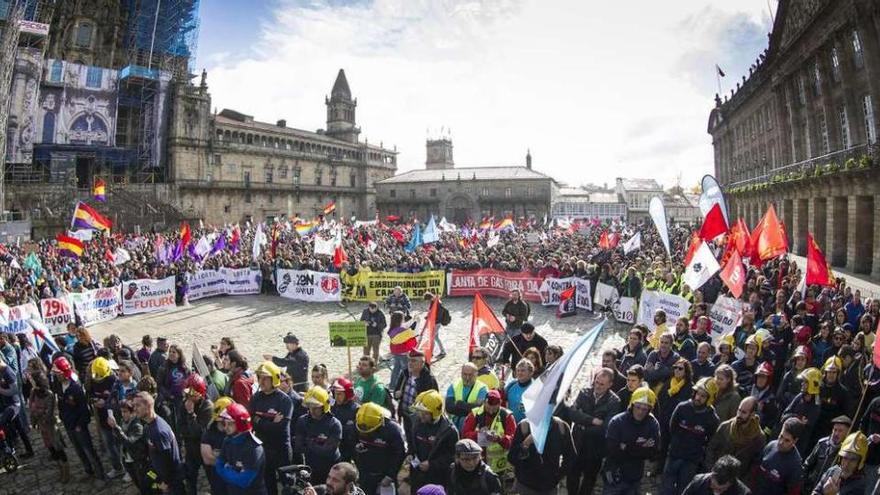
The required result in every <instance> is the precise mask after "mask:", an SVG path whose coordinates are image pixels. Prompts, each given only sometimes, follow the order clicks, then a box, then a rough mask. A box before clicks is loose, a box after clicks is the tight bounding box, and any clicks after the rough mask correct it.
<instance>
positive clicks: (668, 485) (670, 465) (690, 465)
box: [660, 457, 698, 495]
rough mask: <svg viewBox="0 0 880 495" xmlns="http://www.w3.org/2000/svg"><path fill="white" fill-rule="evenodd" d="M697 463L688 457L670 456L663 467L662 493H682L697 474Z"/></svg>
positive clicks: (668, 494) (669, 494)
mask: <svg viewBox="0 0 880 495" xmlns="http://www.w3.org/2000/svg"><path fill="white" fill-rule="evenodd" d="M697 467H698V465H697V463H696V462H694V461H689V460H686V459H677V458H675V457H668V458H667V459H666V466H665V467H664V468H663V486H662V487H661V488H660V494H661V495H680V494H681V492H683V491H684V489H685V488H686V487H687V486H688V483H690V482H691V480H692V479H693V478H694V476H695V475H696V474H697Z"/></svg>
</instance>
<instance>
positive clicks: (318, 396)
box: [302, 387, 330, 413]
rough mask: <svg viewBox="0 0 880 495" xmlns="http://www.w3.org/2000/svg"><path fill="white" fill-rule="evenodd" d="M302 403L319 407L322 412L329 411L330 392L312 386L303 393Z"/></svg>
mask: <svg viewBox="0 0 880 495" xmlns="http://www.w3.org/2000/svg"><path fill="white" fill-rule="evenodd" d="M302 403H303V405H304V406H306V407H321V408H323V409H324V412H325V413H326V412H330V393H329V392H327V391H326V390H324V389H323V388H321V387H312V388H310V389H309V391H308V392H306V394H305V395H303V401H302Z"/></svg>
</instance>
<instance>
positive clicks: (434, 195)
mask: <svg viewBox="0 0 880 495" xmlns="http://www.w3.org/2000/svg"><path fill="white" fill-rule="evenodd" d="M431 197H432V198H436V197H437V189H434V188H432V189H431Z"/></svg>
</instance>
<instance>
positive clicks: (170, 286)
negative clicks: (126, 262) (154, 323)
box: [122, 277, 176, 315]
mask: <svg viewBox="0 0 880 495" xmlns="http://www.w3.org/2000/svg"><path fill="white" fill-rule="evenodd" d="M175 306H176V303H175V301H174V277H166V278H164V279H162V280H152V279H140V280H131V281H129V282H123V283H122V314H124V315H136V314H138V313H152V312H154V311H164V310H166V309H170V308H174V307H175Z"/></svg>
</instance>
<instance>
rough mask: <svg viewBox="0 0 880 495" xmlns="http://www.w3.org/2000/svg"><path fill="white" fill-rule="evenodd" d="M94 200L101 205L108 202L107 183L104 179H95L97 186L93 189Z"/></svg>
mask: <svg viewBox="0 0 880 495" xmlns="http://www.w3.org/2000/svg"><path fill="white" fill-rule="evenodd" d="M92 198H94V200H95V201H100V202H101V203H103V202H105V201H107V183H106V182H104V180H103V179H98V178H95V185H94V187H92Z"/></svg>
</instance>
